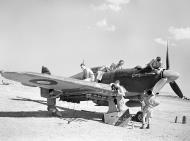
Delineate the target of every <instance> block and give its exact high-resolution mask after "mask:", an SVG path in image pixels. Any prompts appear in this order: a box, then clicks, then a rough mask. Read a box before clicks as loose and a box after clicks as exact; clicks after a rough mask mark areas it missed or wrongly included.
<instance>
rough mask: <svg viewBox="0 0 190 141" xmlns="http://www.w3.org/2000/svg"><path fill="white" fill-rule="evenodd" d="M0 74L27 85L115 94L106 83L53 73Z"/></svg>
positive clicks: (59, 89) (106, 94) (107, 94)
mask: <svg viewBox="0 0 190 141" xmlns="http://www.w3.org/2000/svg"><path fill="white" fill-rule="evenodd" d="M1 75H2V76H3V77H5V78H7V79H10V80H14V81H17V82H20V83H22V84H24V85H27V86H36V87H40V88H45V89H55V90H58V91H73V90H77V91H79V92H80V91H81V92H82V91H85V93H88V92H91V93H99V94H101V95H105V96H115V93H114V92H113V91H111V87H110V85H108V84H101V83H96V82H87V81H84V80H78V79H75V78H67V77H58V76H53V75H47V74H41V73H33V72H2V73H1Z"/></svg>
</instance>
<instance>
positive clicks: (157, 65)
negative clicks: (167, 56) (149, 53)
mask: <svg viewBox="0 0 190 141" xmlns="http://www.w3.org/2000/svg"><path fill="white" fill-rule="evenodd" d="M162 66H163V64H162V61H161V57H159V56H158V57H156V59H152V60H151V61H150V62H149V63H148V64H147V66H146V67H145V68H143V69H142V70H141V71H140V72H141V73H145V72H147V73H148V72H151V71H154V72H156V73H159V72H160V70H162Z"/></svg>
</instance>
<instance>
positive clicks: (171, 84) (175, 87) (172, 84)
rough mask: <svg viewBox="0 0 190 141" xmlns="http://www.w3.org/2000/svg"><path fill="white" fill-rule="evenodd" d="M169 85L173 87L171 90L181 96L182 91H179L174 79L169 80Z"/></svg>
mask: <svg viewBox="0 0 190 141" xmlns="http://www.w3.org/2000/svg"><path fill="white" fill-rule="evenodd" d="M170 86H171V88H172V89H173V91H174V92H175V93H176V94H177V95H178V96H179V97H180V98H183V93H182V92H181V90H180V88H179V86H178V85H177V83H176V82H175V81H173V82H170Z"/></svg>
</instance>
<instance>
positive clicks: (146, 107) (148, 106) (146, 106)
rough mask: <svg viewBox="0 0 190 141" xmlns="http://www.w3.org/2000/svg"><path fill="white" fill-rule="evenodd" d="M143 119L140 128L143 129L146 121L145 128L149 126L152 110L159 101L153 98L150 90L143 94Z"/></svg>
mask: <svg viewBox="0 0 190 141" xmlns="http://www.w3.org/2000/svg"><path fill="white" fill-rule="evenodd" d="M142 105H143V106H142V111H143V121H142V127H141V129H145V124H146V121H147V127H146V129H149V128H150V118H151V117H152V110H153V108H154V107H156V106H158V105H159V102H157V101H156V100H155V95H154V94H153V93H152V90H148V91H145V93H144V96H143V104H142Z"/></svg>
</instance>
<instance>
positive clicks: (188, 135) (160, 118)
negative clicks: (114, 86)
mask: <svg viewBox="0 0 190 141" xmlns="http://www.w3.org/2000/svg"><path fill="white" fill-rule="evenodd" d="M45 100H46V99H44V98H41V97H40V95H39V89H38V88H30V87H25V86H21V85H19V84H17V85H15V84H14V85H8V86H5V85H0V141H12V140H14V141H17V140H18V141H26V140H27V141H33V140H35V141H41V140H45V141H50V140H51V141H52V140H53V141H59V140H60V141H67V140H69V141H75V140H76V141H91V140H92V141H128V140H129V141H145V140H146V141H153V140H154V141H190V101H184V100H181V99H178V98H171V97H165V96H159V97H158V100H159V101H160V103H161V104H160V105H159V106H158V107H156V108H155V110H154V113H153V118H152V122H151V123H152V125H151V129H149V130H148V129H144V130H142V129H139V127H140V124H139V123H135V127H134V128H133V129H132V127H131V126H128V127H125V128H124V127H116V126H111V125H108V124H104V123H103V122H102V121H101V116H102V113H104V112H106V111H107V107H104V106H95V104H93V103H92V102H91V101H88V102H82V103H80V104H72V103H67V102H59V101H57V105H58V106H59V110H61V111H62V114H63V115H64V118H62V119H60V118H56V117H50V116H49V115H48V112H47V111H46V108H47V107H46V101H45ZM136 111H138V109H137V108H132V109H130V112H132V113H135V112H136ZM176 116H177V117H178V123H174V120H175V117H176ZM182 116H186V118H187V123H186V124H182V123H181V122H182Z"/></svg>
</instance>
